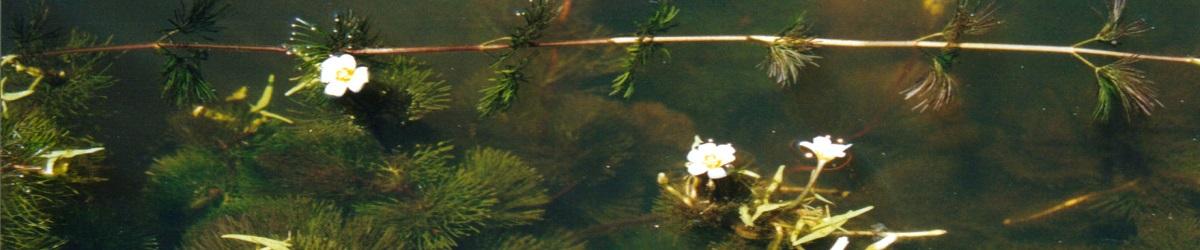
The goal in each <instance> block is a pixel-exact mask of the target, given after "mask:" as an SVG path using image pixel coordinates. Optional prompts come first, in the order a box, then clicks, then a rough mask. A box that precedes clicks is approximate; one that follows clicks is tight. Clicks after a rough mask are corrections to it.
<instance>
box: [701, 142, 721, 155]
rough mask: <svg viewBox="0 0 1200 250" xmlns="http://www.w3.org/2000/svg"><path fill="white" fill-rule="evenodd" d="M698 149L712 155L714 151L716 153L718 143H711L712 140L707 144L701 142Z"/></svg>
mask: <svg viewBox="0 0 1200 250" xmlns="http://www.w3.org/2000/svg"><path fill="white" fill-rule="evenodd" d="M696 149H697V150H700V152H701V153H704V154H705V155H711V154H713V153H716V151H717V144H716V143H711V142H709V143H705V144H700V146H698V147H696Z"/></svg>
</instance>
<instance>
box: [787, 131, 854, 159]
mask: <svg viewBox="0 0 1200 250" xmlns="http://www.w3.org/2000/svg"><path fill="white" fill-rule="evenodd" d="M839 142H840V140H839ZM853 145H854V144H834V143H833V141H831V140H829V136H828V135H826V136H817V137H813V140H812V142H808V141H802V142H800V146H801V147H805V148H808V150H812V153H813V155H815V156H816V157H817V161H818V162H821V163H824V162H829V161H832V160H834V159H837V158H842V157H846V149H847V148H850V146H853Z"/></svg>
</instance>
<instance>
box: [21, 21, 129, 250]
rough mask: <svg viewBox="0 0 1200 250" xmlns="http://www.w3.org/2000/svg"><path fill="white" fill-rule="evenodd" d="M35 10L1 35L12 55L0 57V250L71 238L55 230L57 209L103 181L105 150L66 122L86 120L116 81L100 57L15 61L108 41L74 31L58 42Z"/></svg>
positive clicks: (59, 243)
mask: <svg viewBox="0 0 1200 250" xmlns="http://www.w3.org/2000/svg"><path fill="white" fill-rule="evenodd" d="M32 13H34V15H35V16H32V17H30V16H19V17H15V19H16V23H15V24H13V25H12V26H11V28H10V29H7V30H8V31H9V32H10V33H8V32H6V34H11V35H12V36H11V37H12V38H13V39H14V43H12V45H11V46H12V48H13V49H12V50H11V51H10V53H14V54H13V55H9V56H4V57H0V76H3V77H0V92H2V94H3V98H2V99H3V100H2V104H3V105H0V111H2V112H3V117H2V118H0V144H2V148H0V190H2V192H3V194H0V196H2V197H4V198H3V199H2V200H3V204H2V205H0V224H2V225H4V226H3V227H4V228H3V233H0V246H4V247H5V248H13V249H50V248H58V247H62V246H64V245H66V243H67V239H68V238H69V237H71V236H72V235H69V234H67V235H64V234H62V233H60V232H59V231H60V230H59V229H60V228H59V227H61V226H63V225H64V223H63V222H62V219H63V217H62V216H61V215H59V214H56V213H55V212H56V211H59V210H60V209H62V208H63V207H69V206H73V205H75V204H76V203H75V199H76V198H78V197H79V196H78V195H79V191H78V187H79V186H80V185H82V184H85V183H95V182H99V181H103V180H104V176H101V175H97V173H96V172H97V171H96V169H98V168H100V164H99V162H100V161H102V159H104V152H102V151H101V150H103V145H101V144H100V143H98V142H95V141H93V140H92V139H91V138H90V135H88V134H86V133H81V132H78V131H73V129H75V128H77V125H76V124H74V123H71V122H72V121H76V119H86V118H87V117H88V115H90V114H91V113H87V112H86V111H87V104H88V103H91V102H93V101H95V100H96V99H99V98H100V95H99V93H97V92H98V91H99V90H101V89H103V88H105V87H108V86H110V85H111V84H112V83H113V82H114V80H113V78H112V77H110V76H108V75H107V69H108V65H109V63H108V61H107V60H108V57H107V56H106V54H105V53H97V54H78V55H62V56H47V57H38V58H24V57H21V56H18V55H17V54H36V53H41V52H44V51H45V49H50V48H56V47H57V48H65V47H90V46H96V45H100V44H106V43H105V42H100V41H99V39H97V38H96V37H94V36H91V35H89V34H87V33H83V32H78V31H75V30H72V31H71V32H69V33H67V34H66V37H63V34H62V32H59V30H57V29H54V28H53V27H50V26H49V25H48V23H47V18H48V15H49V11H46V10H43V9H38V10H37V11H34V12H32ZM12 89H20V90H18V91H11V90H12Z"/></svg>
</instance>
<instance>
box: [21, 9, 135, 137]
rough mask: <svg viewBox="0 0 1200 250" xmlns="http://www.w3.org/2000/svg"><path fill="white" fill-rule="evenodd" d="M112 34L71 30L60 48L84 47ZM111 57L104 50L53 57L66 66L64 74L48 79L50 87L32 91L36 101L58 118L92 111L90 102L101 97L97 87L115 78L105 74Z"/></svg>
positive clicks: (104, 86) (105, 84) (104, 85)
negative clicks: (94, 33)
mask: <svg viewBox="0 0 1200 250" xmlns="http://www.w3.org/2000/svg"><path fill="white" fill-rule="evenodd" d="M111 40H112V39H111V38H107V39H103V40H101V39H100V38H98V37H96V36H94V35H91V34H88V33H84V32H81V31H77V30H71V32H70V35H69V36H68V37H67V40H66V41H65V42H66V43H65V45H64V46H63V48H83V47H93V46H102V45H108V44H109V43H110V42H111ZM110 59H112V58H111V57H109V56H108V54H107V53H89V54H64V55H60V56H58V57H57V58H56V61H57V63H58V64H60V65H62V67H64V68H65V72H66V75H64V76H62V78H61V79H54V80H53V81H50V83H51V84H48V85H47V86H49V87H51V88H49V89H41V90H38V91H39V92H38V94H35V95H33V97H34V98H36V99H35V100H37V101H36V102H38V103H41V104H43V107H44V108H46V110H45V111H46V113H49V114H53V115H54V116H57V117H59V118H65V117H77V116H88V115H95V114H94V113H92V112H89V111H90V106H91V105H90V104H92V103H93V102H94V101H98V100H103V99H104V96H101V95H100V91H101V90H103V89H105V88H108V87H111V86H112V85H113V84H115V83H116V82H117V79H116V78H114V77H113V76H111V75H108V70H109V68H111V67H112V63H111V61H110Z"/></svg>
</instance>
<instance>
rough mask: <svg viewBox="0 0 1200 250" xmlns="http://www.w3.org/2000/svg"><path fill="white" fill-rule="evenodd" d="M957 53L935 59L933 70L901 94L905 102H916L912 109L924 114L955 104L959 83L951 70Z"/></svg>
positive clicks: (933, 60)
mask: <svg viewBox="0 0 1200 250" xmlns="http://www.w3.org/2000/svg"><path fill="white" fill-rule="evenodd" d="M955 57H956V53H949V54H942V55H941V56H937V57H934V58H933V59H932V60H931V61H932V63H931V64H932V66H931V67H932V68H931V69H930V70H929V72H927V73H925V76H924V77H922V78H921V79H920V80H918V81H917V84H915V85H913V86H912V87H909V88H908V89H905V90H904V91H902V92H900V93H901V94H903V95H904V99H905V100H910V99H911V100H915V101H916V102H917V104H915V105H913V107H912V109H913V110H916V111H921V112H924V111H925V110H939V109H941V108H943V107H946V106H947V105H950V104H952V103H953V102H954V96H955V95H956V94H957V91H958V88H959V83H958V81H957V80H955V79H954V77H952V76H950V73H949V72H948V71H949V68H950V65H952V64H953V63H954V62H953V60H954V58H955Z"/></svg>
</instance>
